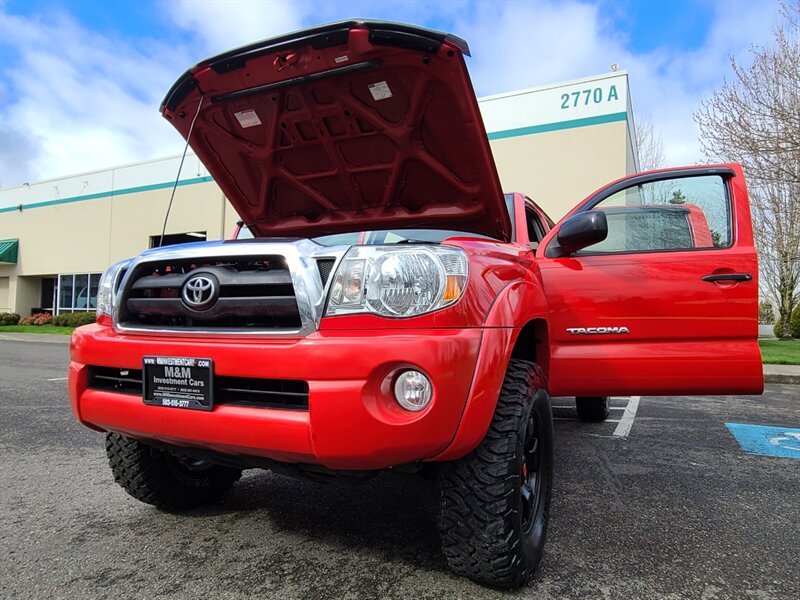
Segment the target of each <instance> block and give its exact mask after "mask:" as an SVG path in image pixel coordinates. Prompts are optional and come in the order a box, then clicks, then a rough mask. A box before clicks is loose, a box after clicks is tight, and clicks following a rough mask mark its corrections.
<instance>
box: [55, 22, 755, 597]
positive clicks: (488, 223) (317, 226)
mask: <svg viewBox="0 0 800 600" xmlns="http://www.w3.org/2000/svg"><path fill="white" fill-rule="evenodd" d="M465 54H468V50H467V46H466V44H465V42H464V41H462V40H460V39H458V38H456V37H453V36H450V35H446V34H442V33H438V32H433V31H429V30H425V29H419V28H416V27H410V26H406V25H397V24H390V23H380V22H362V21H353V22H344V23H337V24H334V25H328V26H324V27H319V28H315V29H309V30H306V31H302V32H299V33H294V34H290V35H286V36H283V37H279V38H275V39H271V40H268V41H265V42H261V43H257V44H253V45H250V46H247V47H244V48H240V49H237V50H233V51H231V52H227V53H225V54H221V55H219V56H216V57H214V58H211V59H209V60H206V61H203V62H201V63H200V64H198V65H197V66H195V67H193V68H191V69H190V70H189V71H187V72H186V73H185V74H184V75H183V76H182V77H181V78H180V79H179V80H178V81H177V82H176V83H175V85H174V86H173V87H172V89H171V90H170V91H169V93H168V94H167V96H166V98H165V100H164V102H163V104H162V106H161V111H162V113H163V115H164V117H165V118H166V119H168V120H169V121H170V123H172V124H173V125H174V126H175V128H176V129H177V130H178V131H179V132H180V133H181V134H182V135H183V136H184V138H187V139H188V142H189V144H190V145H191V147H192V148H193V149H194V151H195V152H196V153H197V155H198V156H199V157H200V158H201V159H202V161H203V162H204V164H205V165H206V166H207V168H208V170H209V171H210V172H211V174H212V175H213V176H214V179H215V180H216V182H217V183H218V184H219V186H220V187H221V188H222V190H223V191H224V193H225V195H226V196H227V198H228V199H229V200H230V202H231V203H232V204H233V205H234V207H235V208H236V210H237V211H238V213H239V215H240V216H241V218H242V220H243V222H244V223H245V224H246V226H247V231H248V232H249V233H250V235H251V236H252V239H236V240H229V241H221V242H209V243H203V244H188V245H182V246H171V247H167V248H157V249H154V250H149V251H146V252H144V253H142V254H140V255H139V256H137V257H135V258H133V259H131V260H126V261H123V262H120V263H117V264H116V265H113V266H111V267H110V268H109V269H108V270H107V271H106V273H105V274H104V275H103V278H102V282H101V285H100V292H99V295H98V304H97V307H98V309H97V312H98V317H97V323H96V324H94V325H89V326H86V327H82V328H80V329H78V330H76V332H75V333H74V334H73V337H72V344H71V364H70V369H69V395H70V402H71V405H72V409H73V411H74V413H75V416H76V417H77V419H78V420H79V421H80V422H82V423H84V424H85V425H86V426H88V427H90V428H92V429H95V430H97V431H101V432H105V434H106V450H107V453H108V458H109V461H110V464H111V468H112V471H113V473H114V477H115V479H116V481H117V482H118V483H119V484H120V485H122V487H123V488H125V490H126V491H127V492H128V493H130V494H131V495H132V496H133V497H135V498H137V499H139V500H141V501H143V502H147V503H149V504H153V505H155V506H158V507H161V508H164V509H171V510H179V509H186V508H190V507H193V506H197V505H199V504H202V503H206V502H213V501H215V500H217V499H219V498H220V497H221V496H222V495H223V494H224V493H225V492H226V491H227V490H228V489H229V488H230V487H231V486H232V485H233V484H234V482H235V481H236V480H237V478H238V477H239V475H240V473H241V470H242V469H246V468H267V469H271V470H274V471H277V472H282V473H290V474H295V475H304V476H308V477H313V478H316V479H328V478H335V477H340V478H341V479H346V478H348V477H351V478H352V477H363V476H367V475H369V474H372V473H375V472H378V471H380V470H384V469H398V470H401V469H402V470H407V471H417V470H421V469H423V468H425V467H427V466H430V465H440V466H441V468H440V469H439V471H440V476H441V487H442V492H441V518H440V529H441V539H442V548H443V550H444V554H445V555H446V557H447V561H448V563H449V564H450V566H451V567H452V568H453V570H455V571H456V572H458V573H460V574H463V575H465V576H467V577H470V578H472V579H475V580H477V581H479V582H482V583H485V584H488V585H492V586H497V587H505V588H510V587H516V586H519V585H523V584H524V583H525V582H527V580H528V579H529V577H530V576H531V574H532V572H533V570H534V569H535V567H536V565H537V563H538V562H539V560H540V558H541V556H542V550H543V546H544V542H545V536H546V532H547V524H548V515H549V511H550V498H551V493H552V480H553V423H552V417H551V408H550V397H551V396H574V397H576V398H577V407H578V411H579V414H580V416H582V417H584V418H587V419H594V420H602V419H604V418H605V417H606V416H607V414H608V406H607V403H608V396H610V395H628V394H637V395H642V394H649V395H661V396H663V395H670V394H758V393H760V392H761V391H762V387H763V381H762V369H761V360H760V354H759V349H758V345H757V342H756V337H757V325H756V322H757V321H756V313H757V310H756V303H757V290H758V286H757V272H758V268H757V264H756V253H755V250H754V248H753V235H752V228H751V223H750V213H749V206H748V198H747V190H746V187H745V182H744V177H743V175H742V170H741V168H740V167H739V166H738V165H715V166H700V167H691V168H681V169H669V170H663V171H656V172H651V173H645V174H639V175H635V176H632V177H628V178H625V179H622V180H619V181H616V182H614V183H611V184H610V185H608V186H606V187H604V188H603V189H601V190H599V191H597V192H595V193H594V194H592V195H591V196H589V197H588V198H587V199H585V200H584V201H583V202H581V203H579V204H578V205H577V206H576V208H574V209H573V210H572V211H571V212H570V213H569V214H568V215H567V216H566V217H565V218H563V219H562V220H561V221H560V222H559V223H558V224H557V225H553V224H552V222H550V221H549V219H547V217H546V216H545V215H544V214H543V213H542V212H541V211H540V210H539V209H538V208H537V207H536V205H535V204H533V203H532V202H531V201H530V200H528V199H527V198H526V197H525V196H523V195H521V194H509V195H504V194H503V193H502V191H501V188H500V183H499V180H498V175H497V171H496V169H495V165H494V162H493V159H492V154H491V151H490V148H489V143H488V141H487V136H486V131H485V130H484V125H483V122H482V120H481V116H480V113H479V111H478V104H477V101H476V98H475V95H474V92H473V89H472V86H471V84H470V80H469V76H468V74H467V69H466V67H465V63H464V55H465ZM572 169H573V170H574V171H575V173H576V174H579V173H580V165H573V166H572ZM675 199H678V201H677V202H675V201H674V200H675ZM698 215H699V216H698ZM239 237H240V238H242V237H244V236H239Z"/></svg>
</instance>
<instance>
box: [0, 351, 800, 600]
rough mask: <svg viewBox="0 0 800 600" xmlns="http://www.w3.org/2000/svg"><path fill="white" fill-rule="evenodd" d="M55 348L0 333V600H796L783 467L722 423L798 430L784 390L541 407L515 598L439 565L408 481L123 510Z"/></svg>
mask: <svg viewBox="0 0 800 600" xmlns="http://www.w3.org/2000/svg"><path fill="white" fill-rule="evenodd" d="M67 352H68V347H67V345H66V344H59V343H40V342H15V341H9V340H3V341H0V411H1V412H0V427H1V429H0V431H2V436H1V437H0V449H1V450H2V455H1V456H2V458H1V459H0V596H2V597H3V598H70V599H75V598H156V597H158V598H215V599H216V598H243V597H260V598H281V599H284V598H314V599H316V598H334V597H336V598H340V597H341V598H405V597H412V598H436V599H438V598H492V597H498V598H516V597H520V598H662V597H667V598H703V599H711V598H759V599H765V598H792V597H793V598H797V597H800V551H798V549H799V548H800V461H798V460H794V459H792V458H773V457H764V456H757V455H750V454H745V453H744V452H743V451H742V449H741V448H740V446H739V444H738V443H737V442H736V440H735V439H734V437H733V436H732V435H731V433H730V432H729V430H728V428H727V427H726V426H725V423H728V422H737V423H754V424H764V425H776V426H781V427H795V428H796V427H800V387H798V386H791V385H770V386H769V387H768V389H767V391H766V393H765V394H764V395H763V396H761V397H710V398H693V397H671V398H641V399H639V400H638V406H636V407H635V408H636V414H635V415H632V413H633V408H634V407H633V406H632V403H631V400H630V399H628V398H620V399H615V400H614V403H613V405H614V407H615V410H614V411H612V415H611V419H612V421H614V422H606V423H601V424H587V423H582V422H580V421H577V420H576V416H575V414H574V410H573V408H572V407H571V406H570V405H569V403H568V402H567V401H566V399H557V400H556V401H555V402H556V405H557V408H556V409H555V416H556V419H557V420H556V488H555V495H554V498H553V506H552V521H551V528H550V533H549V539H548V546H547V550H546V554H545V558H544V560H543V562H542V564H541V566H540V568H539V571H538V574H537V576H536V578H535V580H534V581H533V582H532V584H531V586H530V587H528V588H526V589H524V590H521V591H519V592H515V593H499V592H494V591H492V590H487V589H485V588H482V587H480V586H477V585H475V584H473V583H471V582H469V581H467V580H465V579H461V578H459V577H456V576H454V575H452V574H451V573H449V572H448V570H447V567H446V565H445V563H444V560H443V558H442V557H441V555H440V552H439V548H438V542H437V535H436V527H435V523H436V521H435V520H436V505H437V493H436V487H435V485H434V484H433V483H432V482H430V481H427V480H424V479H422V478H420V477H416V476H409V475H398V474H386V475H381V476H379V477H377V478H375V479H373V480H371V481H369V482H368V483H366V484H363V485H360V486H355V487H346V486H322V485H318V484H313V483H310V482H304V481H297V480H293V479H289V478H284V477H280V476H275V475H271V474H269V473H265V472H246V474H245V476H244V477H243V479H242V480H241V481H240V482H239V483H238V484H237V485H236V486H235V487H234V488H233V490H232V491H231V493H230V494H229V495H228V496H227V497H226V499H225V501H224V502H223V503H221V504H219V505H217V506H214V507H211V508H206V509H202V510H196V511H192V512H190V513H187V514H183V515H179V516H176V515H170V514H166V513H162V512H159V511H158V510H155V509H153V508H151V507H149V506H146V505H143V504H140V503H138V502H136V501H135V500H133V499H132V498H129V497H128V496H127V495H126V494H125V493H124V492H123V490H122V489H121V488H119V487H118V486H117V485H116V484H115V483H114V482H113V480H112V477H111V473H110V471H109V469H108V467H107V464H106V459H105V454H104V450H103V440H102V436H101V435H100V434H97V433H94V432H92V431H89V430H87V429H84V428H82V427H81V426H79V425H78V424H77V423H76V422H74V420H73V418H72V415H71V413H70V411H69V407H68V403H67V398H66V392H65V380H64V379H63V378H64V377H65V375H66V365H67V362H68V356H67ZM634 404H636V403H635V402H634ZM626 407H627V409H628V410H627V411H626V410H625V409H626ZM617 421H618V422H617ZM626 429H627V431H625V430H626Z"/></svg>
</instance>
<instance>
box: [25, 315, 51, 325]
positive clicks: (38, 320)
mask: <svg viewBox="0 0 800 600" xmlns="http://www.w3.org/2000/svg"><path fill="white" fill-rule="evenodd" d="M52 323H53V315H51V314H50V313H40V314H38V315H31V316H30V317H25V318H24V319H20V322H19V324H20V325H51V324H52Z"/></svg>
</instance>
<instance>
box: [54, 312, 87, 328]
mask: <svg viewBox="0 0 800 600" xmlns="http://www.w3.org/2000/svg"><path fill="white" fill-rule="evenodd" d="M95 318H96V314H95V313H94V312H74V313H63V314H60V315H58V316H57V317H54V318H53V325H58V326H60V327H80V326H81V325H88V324H89V323H94V322H95Z"/></svg>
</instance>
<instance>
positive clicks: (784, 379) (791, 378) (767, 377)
mask: <svg viewBox="0 0 800 600" xmlns="http://www.w3.org/2000/svg"><path fill="white" fill-rule="evenodd" d="M764 383H788V384H791V385H800V375H786V374H783V373H764Z"/></svg>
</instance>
